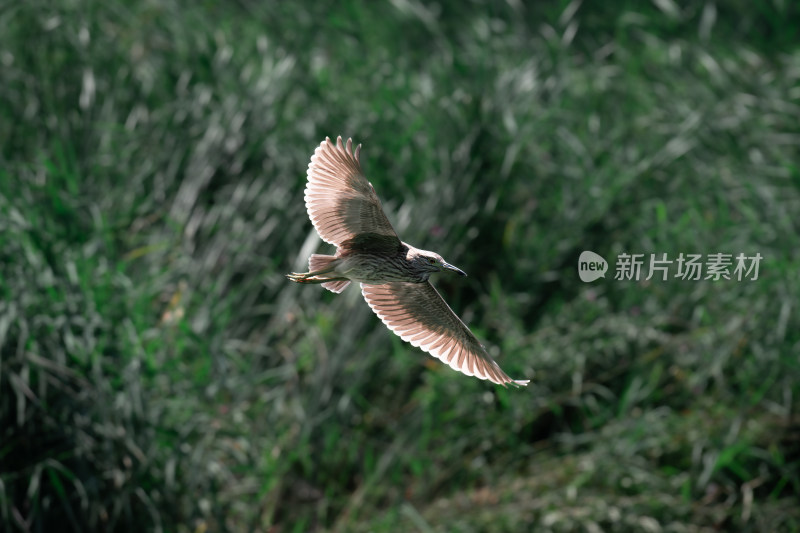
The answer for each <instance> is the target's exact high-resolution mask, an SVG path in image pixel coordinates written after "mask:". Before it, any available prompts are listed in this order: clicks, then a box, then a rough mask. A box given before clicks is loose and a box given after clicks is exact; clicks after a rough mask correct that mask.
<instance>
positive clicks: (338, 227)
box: [305, 137, 400, 250]
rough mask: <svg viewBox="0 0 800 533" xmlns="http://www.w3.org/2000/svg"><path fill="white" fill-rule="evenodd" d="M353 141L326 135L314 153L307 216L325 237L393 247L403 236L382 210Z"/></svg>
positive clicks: (364, 246)
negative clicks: (334, 141) (399, 235)
mask: <svg viewBox="0 0 800 533" xmlns="http://www.w3.org/2000/svg"><path fill="white" fill-rule="evenodd" d="M360 151H361V145H358V146H357V147H356V149H355V152H353V141H352V139H347V145H345V144H344V143H342V138H341V137H338V138H337V139H336V144H333V142H332V141H331V140H330V138H328V137H326V138H325V140H324V141H322V143H321V144H320V145H319V146H318V147H317V149H316V150H315V151H314V155H313V156H311V163H309V165H308V173H307V174H308V184H307V185H306V192H305V201H306V209H307V210H308V216H309V218H310V219H311V222H312V223H313V224H314V227H315V228H316V229H317V233H319V236H320V237H322V240H324V241H325V242H328V243H330V244H335V245H336V246H342V245H344V246H348V245H350V246H357V247H360V248H361V249H363V250H369V249H385V248H388V249H394V248H398V247H399V246H400V239H399V238H398V237H397V233H396V232H395V231H394V228H392V225H391V224H390V223H389V219H387V218H386V215H385V214H384V212H383V208H382V207H381V201H380V200H379V199H378V195H376V194H375V189H373V188H372V184H371V183H370V182H369V181H367V178H365V177H364V174H363V173H362V172H361V164H360V163H359V153H360Z"/></svg>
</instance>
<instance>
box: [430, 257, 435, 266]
mask: <svg viewBox="0 0 800 533" xmlns="http://www.w3.org/2000/svg"><path fill="white" fill-rule="evenodd" d="M428 263H430V264H432V265H435V264H436V259H434V258H433V257H429V258H428Z"/></svg>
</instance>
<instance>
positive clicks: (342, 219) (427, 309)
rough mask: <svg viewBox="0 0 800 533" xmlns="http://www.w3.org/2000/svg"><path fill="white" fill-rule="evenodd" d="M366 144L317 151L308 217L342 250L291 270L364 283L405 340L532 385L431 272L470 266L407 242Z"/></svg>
mask: <svg viewBox="0 0 800 533" xmlns="http://www.w3.org/2000/svg"><path fill="white" fill-rule="evenodd" d="M360 151H361V145H359V146H357V147H356V149H355V152H354V151H353V143H352V140H351V139H348V140H347V144H346V145H345V144H344V143H342V138H341V137H339V138H337V139H336V144H333V142H331V140H330V139H329V138H326V139H325V140H324V141H323V142H322V143H321V144H320V145H319V147H318V148H317V149H316V151H315V152H314V155H313V156H311V163H310V164H309V165H308V185H307V186H306V193H305V201H306V209H307V210H308V216H309V218H310V219H311V222H312V223H313V224H314V227H315V228H316V229H317V233H319V236H320V237H322V240H324V241H325V242H328V243H330V244H333V245H335V246H336V247H337V250H336V255H333V256H330V255H320V254H313V255H312V256H311V257H310V258H309V260H308V269H309V271H308V272H306V273H304V274H297V273H292V274H289V275H288V276H287V277H288V278H289V279H290V280H292V281H295V282H297V283H321V284H322V286H323V287H325V288H326V289H328V290H329V291H332V292H336V293H339V292H342V291H343V290H344V289H345V287H347V286H348V285H349V284H350V282H351V281H356V282H359V283H360V284H361V293H362V294H363V295H364V298H365V299H366V300H367V303H368V304H369V306H370V308H372V310H373V311H374V312H375V314H376V315H378V317H380V319H381V320H382V321H383V323H384V324H386V326H387V327H388V328H389V329H391V330H392V331H394V332H395V333H396V334H397V335H399V336H400V338H402V339H403V340H405V341H408V342H410V343H411V344H412V345H414V346H418V347H420V348H422V349H423V350H424V351H426V352H428V353H430V354H431V355H433V356H434V357H437V358H439V359H441V360H442V361H444V362H445V363H447V364H448V365H450V366H451V367H452V368H454V369H455V370H458V371H460V372H463V373H464V374H467V375H468V376H476V377H478V378H480V379H488V380H490V381H492V382H494V383H497V384H500V385H503V386H505V384H507V383H511V384H514V385H527V384H528V380H513V379H511V378H510V377H508V376H507V375H506V373H505V372H503V371H502V370H501V369H500V366H498V364H497V363H496V362H495V361H494V360H493V359H492V358H491V357H490V356H489V354H488V353H487V352H486V349H485V348H484V347H483V346H482V345H481V343H480V342H478V339H477V338H475V335H473V334H472V332H471V331H470V330H469V328H467V326H466V325H465V324H464V323H463V322H462V321H461V319H459V318H458V316H456V314H455V313H453V311H452V310H451V309H450V307H449V306H448V305H447V303H445V301H444V300H443V299H442V297H441V296H440V295H439V293H438V292H437V291H436V289H434V288H433V285H431V284H430V282H429V281H428V278H429V277H430V275H431V274H432V273H434V272H441V271H442V270H452V271H454V272H456V273H458V274H461V275H462V276H466V274H464V272H462V271H461V270H459V269H458V268H456V267H454V266H453V265H450V264H448V263H447V262H446V261H445V260H444V259H442V256H440V255H439V254H437V253H434V252H428V251H426V250H419V249H417V248H414V247H413V246H411V245H410V244H406V243H404V242H402V241H401V240H400V239H399V237H398V236H397V233H395V231H394V228H393V227H392V225H391V224H390V223H389V220H388V219H387V218H386V214H385V213H384V212H383V208H382V207H381V202H380V200H379V199H378V196H377V195H376V194H375V189H373V187H372V184H371V183H370V182H369V181H367V179H366V178H365V177H364V174H363V173H362V171H361V164H360V160H359V154H360Z"/></svg>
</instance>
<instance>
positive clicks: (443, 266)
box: [442, 261, 467, 276]
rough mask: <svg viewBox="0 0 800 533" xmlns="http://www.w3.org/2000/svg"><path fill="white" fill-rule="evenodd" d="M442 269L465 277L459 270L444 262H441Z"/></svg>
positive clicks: (464, 273)
mask: <svg viewBox="0 0 800 533" xmlns="http://www.w3.org/2000/svg"><path fill="white" fill-rule="evenodd" d="M442 268H446V269H447V270H452V271H453V272H455V273H456V274H459V275H461V276H466V275H467V273H466V272H464V271H463V270H461V269H460V268H458V267H454V266H453V265H451V264H450V263H445V262H444V261H442Z"/></svg>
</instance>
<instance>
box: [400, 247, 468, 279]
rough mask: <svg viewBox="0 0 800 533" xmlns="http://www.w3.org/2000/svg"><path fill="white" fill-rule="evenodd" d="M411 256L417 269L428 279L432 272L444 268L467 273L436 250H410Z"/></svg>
mask: <svg viewBox="0 0 800 533" xmlns="http://www.w3.org/2000/svg"><path fill="white" fill-rule="evenodd" d="M409 256H410V257H409V259H411V262H412V263H413V264H414V268H415V270H417V271H418V272H420V273H422V275H423V277H424V278H425V279H428V277H429V276H430V275H431V274H432V273H434V272H442V271H443V270H452V271H453V272H455V273H457V274H460V275H462V276H466V275H467V274H466V273H465V272H464V271H463V270H461V269H460V268H457V267H454V266H453V265H451V264H450V263H448V262H447V261H445V260H444V259H442V256H441V255H439V254H437V253H435V252H429V251H427V250H416V249H414V250H411V251H410V252H409Z"/></svg>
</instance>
